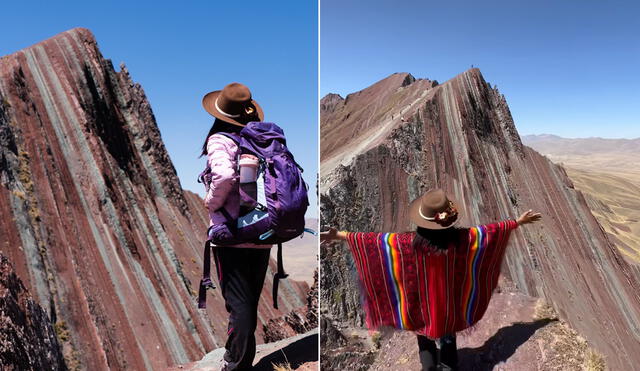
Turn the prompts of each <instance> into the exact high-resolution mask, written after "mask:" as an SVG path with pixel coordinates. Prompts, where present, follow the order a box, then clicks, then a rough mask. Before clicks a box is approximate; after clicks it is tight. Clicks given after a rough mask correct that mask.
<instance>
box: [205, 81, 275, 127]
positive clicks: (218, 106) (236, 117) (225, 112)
mask: <svg viewBox="0 0 640 371" xmlns="http://www.w3.org/2000/svg"><path fill="white" fill-rule="evenodd" d="M202 107H204V109H205V110H206V111H207V112H209V113H210V114H211V115H213V116H214V117H216V118H219V119H220V120H222V121H226V122H228V123H230V124H233V125H238V126H245V123H246V122H248V121H262V120H264V112H262V108H261V107H260V105H259V104H258V102H256V101H255V100H253V99H252V98H251V91H250V90H249V88H248V87H247V86H246V85H243V84H240V83H237V82H232V83H231V84H229V85H227V86H225V87H224V88H223V89H222V90H216V91H212V92H210V93H207V94H206V95H205V96H204V97H203V98H202ZM243 122H244V123H243Z"/></svg>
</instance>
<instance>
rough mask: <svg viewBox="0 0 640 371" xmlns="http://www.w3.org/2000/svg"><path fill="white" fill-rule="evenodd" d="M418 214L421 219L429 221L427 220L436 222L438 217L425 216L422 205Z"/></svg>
mask: <svg viewBox="0 0 640 371" xmlns="http://www.w3.org/2000/svg"><path fill="white" fill-rule="evenodd" d="M418 214H420V217H422V218H423V219H427V220H436V217H435V216H433V217H428V216H424V214H423V213H422V205H420V207H419V208H418Z"/></svg>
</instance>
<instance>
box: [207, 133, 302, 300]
mask: <svg viewBox="0 0 640 371" xmlns="http://www.w3.org/2000/svg"><path fill="white" fill-rule="evenodd" d="M219 134H222V135H224V136H226V137H228V138H230V139H232V140H233V141H234V142H236V144H237V145H238V159H239V156H240V155H242V154H252V155H254V156H256V157H258V160H259V166H258V172H257V173H258V176H257V181H256V185H255V187H256V190H257V192H256V196H257V197H255V198H254V197H252V196H251V195H249V194H248V193H246V192H244V191H243V189H242V188H240V204H242V205H249V206H248V207H246V206H245V207H246V209H245V210H244V212H241V213H239V217H238V218H237V219H233V218H231V216H230V214H229V212H228V211H227V210H225V209H224V208H222V209H220V210H219V211H220V213H216V214H220V216H216V218H218V219H217V220H216V219H214V220H213V225H212V226H211V227H209V230H208V231H207V235H208V239H207V242H206V243H205V259H204V274H203V279H202V280H201V281H200V290H199V295H198V307H199V308H205V307H206V289H207V288H209V287H211V288H213V287H215V286H214V285H213V282H212V281H211V278H210V249H211V245H212V244H213V245H216V246H225V245H236V244H241V243H249V242H250V243H255V244H264V245H272V244H278V272H277V273H276V274H275V275H274V280H273V302H274V305H273V306H274V308H276V309H277V308H278V303H277V291H278V282H279V279H281V278H286V277H287V274H286V273H284V268H283V265H282V243H283V242H286V241H289V240H291V239H293V238H295V237H297V236H300V235H301V234H302V233H303V232H305V228H304V214H305V213H306V211H307V206H309V201H308V198H307V189H308V186H307V184H306V183H305V181H304V180H303V179H302V168H301V167H300V166H299V165H298V164H297V163H296V161H295V160H294V158H293V155H292V154H291V152H289V150H288V149H287V146H286V140H285V137H284V132H283V131H282V129H281V128H280V127H278V125H276V124H273V123H269V122H250V123H248V124H247V126H245V127H244V128H243V129H242V131H240V133H239V134H235V133H219ZM237 162H238V163H239V161H237ZM210 174H211V169H210V168H209V167H208V166H207V168H206V169H205V170H204V171H203V172H202V173H201V174H200V175H199V177H198V181H199V182H202V183H205V184H207V183H208V182H209V181H210ZM207 185H208V184H207ZM306 231H309V232H312V231H310V230H306ZM312 233H313V232H312Z"/></svg>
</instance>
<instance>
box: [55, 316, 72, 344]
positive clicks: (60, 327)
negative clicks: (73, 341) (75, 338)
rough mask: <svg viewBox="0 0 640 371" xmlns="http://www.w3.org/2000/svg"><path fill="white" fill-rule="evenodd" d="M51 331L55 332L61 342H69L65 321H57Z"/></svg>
mask: <svg viewBox="0 0 640 371" xmlns="http://www.w3.org/2000/svg"><path fill="white" fill-rule="evenodd" d="M53 329H54V330H55V331H56V335H57V336H58V339H60V341H61V342H67V341H69V329H68V328H67V324H66V322H65V321H58V322H56V323H55V324H54V325H53Z"/></svg>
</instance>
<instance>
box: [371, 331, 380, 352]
mask: <svg viewBox="0 0 640 371" xmlns="http://www.w3.org/2000/svg"><path fill="white" fill-rule="evenodd" d="M381 337H382V335H381V334H380V332H379V331H376V332H374V333H373V335H371V342H372V343H373V345H374V346H375V347H376V349H380V338H381Z"/></svg>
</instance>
